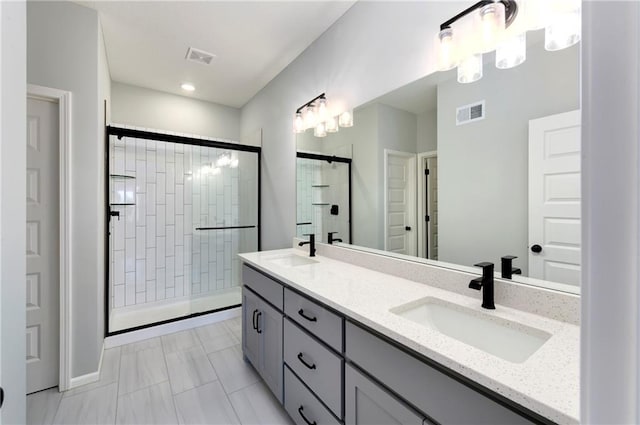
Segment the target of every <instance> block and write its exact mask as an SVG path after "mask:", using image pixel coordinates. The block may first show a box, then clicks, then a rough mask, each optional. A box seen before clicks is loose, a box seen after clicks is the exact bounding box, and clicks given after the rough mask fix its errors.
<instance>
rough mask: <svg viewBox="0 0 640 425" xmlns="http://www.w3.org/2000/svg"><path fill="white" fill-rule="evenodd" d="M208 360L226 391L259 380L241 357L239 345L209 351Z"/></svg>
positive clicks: (246, 385) (240, 387) (231, 390)
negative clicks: (212, 351)
mask: <svg viewBox="0 0 640 425" xmlns="http://www.w3.org/2000/svg"><path fill="white" fill-rule="evenodd" d="M209 360H211V364H212V365H213V368H214V369H215V371H216V374H217V375H218V379H219V380H220V382H222V386H223V387H224V389H225V391H226V392H227V393H232V392H234V391H237V390H239V389H242V388H245V387H248V386H249V385H251V384H254V383H256V382H258V381H259V380H260V378H259V376H258V374H257V373H256V372H255V370H254V369H253V367H251V365H250V364H249V363H247V362H245V361H244V359H243V358H242V350H241V349H240V346H239V345H235V346H233V347H230V348H226V349H224V350H220V351H216V352H214V353H211V354H209Z"/></svg>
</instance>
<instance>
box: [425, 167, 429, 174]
mask: <svg viewBox="0 0 640 425" xmlns="http://www.w3.org/2000/svg"><path fill="white" fill-rule="evenodd" d="M424 175H425V176H428V175H429V169H428V168H425V170H424Z"/></svg>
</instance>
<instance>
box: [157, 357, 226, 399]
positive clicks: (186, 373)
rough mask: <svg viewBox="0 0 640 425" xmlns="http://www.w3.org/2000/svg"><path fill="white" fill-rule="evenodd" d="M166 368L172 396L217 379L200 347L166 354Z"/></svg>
mask: <svg viewBox="0 0 640 425" xmlns="http://www.w3.org/2000/svg"><path fill="white" fill-rule="evenodd" d="M166 356H167V368H168V369H169V381H170V382H171V390H172V391H173V394H178V393H181V392H183V391H186V390H190V389H191V388H196V387H199V386H201V385H204V384H207V383H209V382H212V381H215V380H216V379H218V377H217V375H216V373H215V371H214V370H213V367H211V363H209V359H208V358H207V354H206V353H205V352H204V350H203V349H202V346H200V345H197V346H195V347H192V348H189V349H187V350H182V351H176V352H174V353H168V354H167V355H166Z"/></svg>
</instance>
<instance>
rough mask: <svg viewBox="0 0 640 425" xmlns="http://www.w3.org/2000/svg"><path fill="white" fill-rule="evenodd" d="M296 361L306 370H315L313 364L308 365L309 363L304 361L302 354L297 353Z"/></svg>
mask: <svg viewBox="0 0 640 425" xmlns="http://www.w3.org/2000/svg"><path fill="white" fill-rule="evenodd" d="M298 360H300V363H302V364H303V365H305V366H306V367H307V368H308V369H315V368H316V365H315V363H314V364H309V363H307V362H305V361H304V354H302V353H298Z"/></svg>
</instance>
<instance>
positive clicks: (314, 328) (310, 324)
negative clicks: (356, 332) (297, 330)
mask: <svg viewBox="0 0 640 425" xmlns="http://www.w3.org/2000/svg"><path fill="white" fill-rule="evenodd" d="M284 311H285V314H286V315H287V316H289V317H290V318H291V319H292V320H294V321H295V322H296V323H298V324H299V325H300V326H302V327H304V328H306V329H308V330H309V332H311V333H312V334H314V335H315V336H317V337H318V338H320V339H321V340H323V341H324V342H326V343H327V344H328V345H330V346H331V347H333V348H334V349H335V350H336V351H339V352H342V320H343V319H342V317H340V316H338V315H336V314H334V313H332V312H330V311H329V310H327V309H326V308H324V307H322V306H320V305H318V304H317V303H315V302H313V301H311V300H310V299H308V298H305V297H303V296H302V295H298V294H297V293H295V292H293V291H291V290H289V289H285V290H284Z"/></svg>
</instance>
